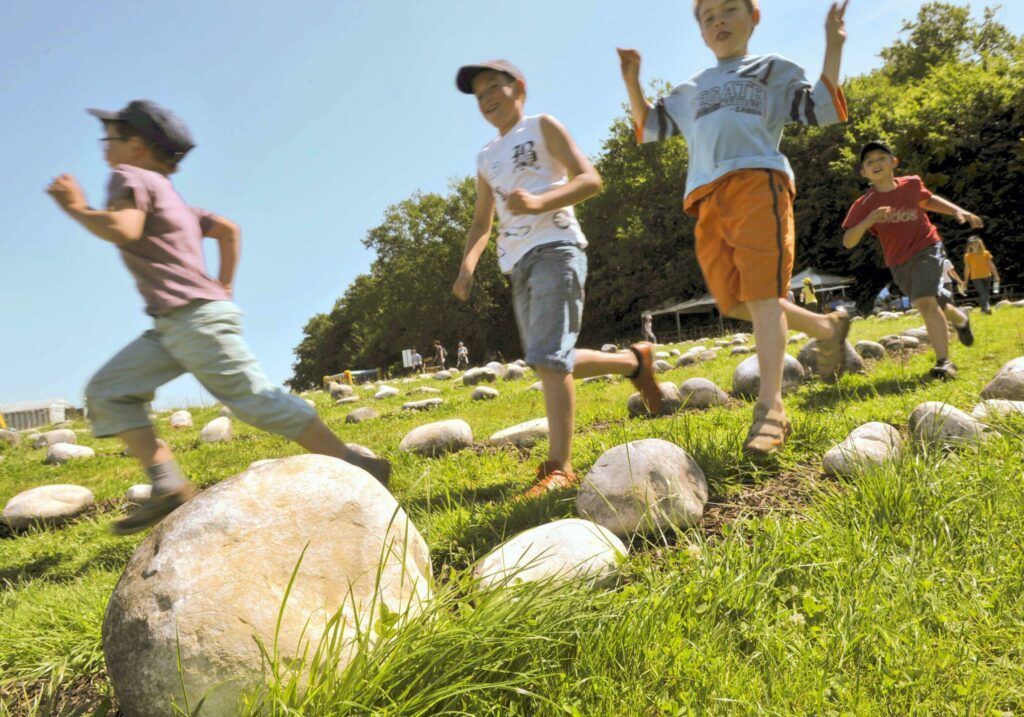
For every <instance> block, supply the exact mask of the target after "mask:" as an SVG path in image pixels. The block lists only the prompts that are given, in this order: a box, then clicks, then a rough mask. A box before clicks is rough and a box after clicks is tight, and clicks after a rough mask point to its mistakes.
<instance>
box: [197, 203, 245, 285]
mask: <svg viewBox="0 0 1024 717" xmlns="http://www.w3.org/2000/svg"><path fill="white" fill-rule="evenodd" d="M211 222H212V223H211V226H210V228H209V229H207V230H206V232H205V234H204V235H205V236H207V237H209V238H211V239H215V240H216V241H217V247H218V249H219V251H220V271H219V273H218V275H217V281H219V282H220V284H221V286H223V287H224V288H225V289H227V290H228V292H229V293H233V292H234V280H235V271H236V270H237V269H238V258H239V255H240V253H241V249H242V229H241V227H239V226H238V225H237V224H235V223H234V222H233V221H231V220H230V219H226V218H225V217H221V216H217V215H214V216H213V218H212V219H211Z"/></svg>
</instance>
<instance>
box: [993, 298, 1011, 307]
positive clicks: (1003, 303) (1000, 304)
mask: <svg viewBox="0 0 1024 717" xmlns="http://www.w3.org/2000/svg"><path fill="white" fill-rule="evenodd" d="M1010 305H1011V304H1010V300H1009V299H1001V300H1000V301H997V302H996V304H995V307H994V308H996V309H1001V308H1003V307H1004V306H1010Z"/></svg>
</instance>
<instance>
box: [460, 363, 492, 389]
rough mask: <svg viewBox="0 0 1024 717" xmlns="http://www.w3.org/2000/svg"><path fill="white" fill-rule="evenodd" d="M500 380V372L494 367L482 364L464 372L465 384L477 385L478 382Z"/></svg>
mask: <svg viewBox="0 0 1024 717" xmlns="http://www.w3.org/2000/svg"><path fill="white" fill-rule="evenodd" d="M497 380H498V374H497V373H496V372H495V371H494V369H492V368H488V367H487V366H480V367H478V368H471V369H469V370H468V371H466V373H464V374H462V385H463V386H476V385H477V384H478V383H484V382H486V383H494V382H495V381H497Z"/></svg>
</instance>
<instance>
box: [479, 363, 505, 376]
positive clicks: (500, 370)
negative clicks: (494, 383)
mask: <svg viewBox="0 0 1024 717" xmlns="http://www.w3.org/2000/svg"><path fill="white" fill-rule="evenodd" d="M484 368H489V369H490V370H491V371H493V372H494V375H495V376H496V377H498V378H504V376H505V364H503V363H501V362H500V361H489V362H487V363H486V364H484Z"/></svg>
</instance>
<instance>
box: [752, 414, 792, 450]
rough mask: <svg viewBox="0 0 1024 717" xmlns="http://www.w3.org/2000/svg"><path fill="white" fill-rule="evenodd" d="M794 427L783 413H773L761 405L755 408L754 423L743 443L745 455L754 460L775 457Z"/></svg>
mask: <svg viewBox="0 0 1024 717" xmlns="http://www.w3.org/2000/svg"><path fill="white" fill-rule="evenodd" d="M792 430H793V429H792V426H791V425H790V423H789V420H788V419H787V418H786V414H785V413H783V412H782V411H772V410H769V409H767V408H765V407H764V406H762V405H761V404H756V405H755V406H754V423H753V425H751V426H750V430H749V431H748V432H747V439H746V440H745V441H743V455H745V456H747V457H748V458H751V459H753V460H765V459H768V458H771V457H773V456H774V455H775V454H776V453H778V452H779V449H780V448H782V445H783V444H784V443H785V442H786V439H787V438H788V437H789V434H790V433H792Z"/></svg>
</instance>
